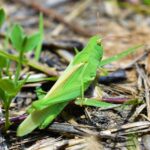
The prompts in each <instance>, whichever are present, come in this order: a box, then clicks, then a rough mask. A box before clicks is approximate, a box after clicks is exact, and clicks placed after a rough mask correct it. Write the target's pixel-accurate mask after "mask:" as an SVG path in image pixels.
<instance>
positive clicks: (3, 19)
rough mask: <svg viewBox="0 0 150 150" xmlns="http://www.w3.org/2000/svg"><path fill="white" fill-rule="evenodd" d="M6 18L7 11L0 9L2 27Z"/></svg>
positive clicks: (0, 24)
mask: <svg viewBox="0 0 150 150" xmlns="http://www.w3.org/2000/svg"><path fill="white" fill-rule="evenodd" d="M5 18H6V15H5V11H4V9H3V8H1V9H0V27H1V26H2V24H3V23H4V21H5Z"/></svg>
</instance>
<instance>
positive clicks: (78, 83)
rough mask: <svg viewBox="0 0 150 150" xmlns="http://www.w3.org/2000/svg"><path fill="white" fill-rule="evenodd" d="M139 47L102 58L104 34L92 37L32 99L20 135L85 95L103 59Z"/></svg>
mask: <svg viewBox="0 0 150 150" xmlns="http://www.w3.org/2000/svg"><path fill="white" fill-rule="evenodd" d="M136 48H137V47H135V48H132V49H129V50H128V51H126V53H121V54H119V55H117V56H115V57H112V59H111V60H110V61H109V60H104V61H101V59H102V56H103V46H102V44H101V38H100V37H99V36H93V37H92V38H90V40H89V42H88V44H87V46H86V47H85V48H84V49H83V50H82V51H81V52H79V53H78V54H77V55H76V56H75V57H74V59H73V60H72V62H71V63H70V64H69V66H68V67H67V68H66V70H65V71H64V73H63V75H62V76H61V77H60V78H59V79H58V80H57V82H56V83H55V84H54V86H53V87H52V88H51V89H50V91H49V92H48V93H47V94H46V96H45V97H44V98H43V99H41V100H37V101H35V102H33V103H32V105H31V106H30V107H29V109H28V112H29V113H30V114H29V116H28V117H27V118H26V119H25V120H24V121H23V122H22V123H21V125H20V126H19V128H18V130H17V135H18V136H24V135H26V134H28V133H30V132H32V131H33V130H34V129H36V128H37V127H39V128H40V129H43V128H45V127H46V126H47V125H48V124H50V123H51V122H52V121H53V120H54V119H55V118H56V116H57V115H58V114H59V113H60V112H61V111H62V110H63V109H64V107H65V106H66V105H67V104H68V103H69V102H70V101H72V100H74V99H76V98H77V97H81V98H83V97H84V91H85V90H86V89H87V88H88V87H89V85H90V84H91V82H92V81H93V80H94V79H95V77H96V72H97V69H98V67H99V66H101V62H102V64H103V65H104V64H107V63H108V62H111V61H114V60H117V59H119V58H121V57H124V56H126V55H128V54H129V53H131V52H133V51H134V50H135V49H136Z"/></svg>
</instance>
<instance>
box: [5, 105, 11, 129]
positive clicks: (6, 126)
mask: <svg viewBox="0 0 150 150" xmlns="http://www.w3.org/2000/svg"><path fill="white" fill-rule="evenodd" d="M10 125H11V123H10V121H9V107H8V106H6V107H5V131H7V130H8V129H9V127H10Z"/></svg>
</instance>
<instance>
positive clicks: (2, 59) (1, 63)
mask: <svg viewBox="0 0 150 150" xmlns="http://www.w3.org/2000/svg"><path fill="white" fill-rule="evenodd" d="M7 64H8V59H7V58H5V57H3V56H0V68H1V69H2V68H4V67H6V66H7Z"/></svg>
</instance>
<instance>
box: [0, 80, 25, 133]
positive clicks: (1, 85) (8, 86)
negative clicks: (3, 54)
mask: <svg viewBox="0 0 150 150" xmlns="http://www.w3.org/2000/svg"><path fill="white" fill-rule="evenodd" d="M22 85H23V82H20V83H19V84H17V85H16V83H15V82H14V81H13V80H11V79H0V100H2V104H3V107H4V109H5V130H7V129H8V128H9V126H10V124H11V123H10V121H9V107H10V103H11V100H12V99H13V98H14V97H15V96H16V95H17V93H18V92H19V91H20V89H21V87H22Z"/></svg>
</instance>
